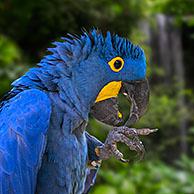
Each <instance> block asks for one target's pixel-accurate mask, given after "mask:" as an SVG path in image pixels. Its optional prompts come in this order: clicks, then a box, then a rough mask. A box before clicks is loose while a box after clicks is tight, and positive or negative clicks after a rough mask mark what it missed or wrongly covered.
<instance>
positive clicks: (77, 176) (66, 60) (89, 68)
mask: <svg viewBox="0 0 194 194" xmlns="http://www.w3.org/2000/svg"><path fill="white" fill-rule="evenodd" d="M53 44H54V46H53V47H52V48H49V49H48V51H49V54H48V55H46V56H45V57H44V58H43V59H42V60H41V61H40V63H38V64H37V67H34V68H31V69H30V70H29V71H28V72H27V73H25V75H23V76H22V77H20V78H19V79H17V80H16V81H14V82H13V83H12V86H13V88H12V90H11V91H10V92H8V93H7V95H5V96H4V98H3V99H2V101H1V104H0V193H1V194H35V193H37V194H54V193H56V194H82V193H83V192H85V193H86V192H88V190H89V187H90V186H91V185H92V184H93V182H94V180H95V177H96V173H97V170H98V165H97V163H98V161H99V160H100V158H99V154H98V153H97V150H96V148H97V147H98V146H102V145H103V144H102V143H101V142H100V141H98V140H97V139H96V138H95V137H93V136H91V135H90V134H89V133H88V132H86V131H85V128H86V125H87V122H88V115H89V113H90V111H91V109H92V107H95V105H96V104H98V103H101V102H102V103H103V102H105V101H106V100H107V99H111V98H116V96H117V95H118V92H119V91H121V90H125V91H122V92H123V93H124V92H126V89H125V88H127V87H128V86H130V87H133V83H135V84H138V82H141V81H142V80H145V77H146V59H145V55H144V52H143V50H142V49H141V48H140V47H139V46H136V45H134V44H132V43H131V42H130V41H129V40H127V39H125V38H122V37H119V36H118V35H112V34H111V33H110V32H107V34H106V36H104V35H103V34H102V33H101V32H100V31H98V30H95V29H93V30H91V31H90V32H83V34H82V35H81V36H77V35H71V34H69V35H68V37H65V38H62V40H61V41H59V42H54V43H53ZM128 88H129V87H128ZM145 96H146V97H147V96H148V95H147V93H146V95H145V94H144V95H143V97H141V98H139V101H138V100H137V101H138V102H139V103H137V106H133V107H132V114H131V117H130V118H131V119H132V120H134V118H135V120H137V119H138V117H139V116H141V115H142V113H143V112H144V107H139V109H140V111H139V112H138V111H136V112H135V110H136V109H137V108H138V105H140V104H141V103H144V105H145V104H146V103H147V101H146V99H147V98H146V97H145ZM131 99H133V97H131ZM136 99H138V97H136ZM113 104H114V103H113ZM103 107H104V106H101V108H103ZM105 108H106V107H105ZM96 110H98V108H97V109H96ZM107 110H108V109H107ZM99 114H100V113H99ZM107 114H108V115H109V113H107ZM119 117H120V116H119ZM99 120H100V119H99ZM102 120H103V119H102ZM117 124H118V123H117ZM105 144H106V142H105ZM120 157H121V156H120ZM102 158H103V157H102ZM105 158H106V157H105ZM88 161H96V162H95V163H92V165H93V166H94V167H95V166H96V169H95V168H94V169H89V168H88V166H87V164H88ZM84 188H85V191H84Z"/></svg>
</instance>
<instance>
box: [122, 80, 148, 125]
mask: <svg viewBox="0 0 194 194" xmlns="http://www.w3.org/2000/svg"><path fill="white" fill-rule="evenodd" d="M149 91H150V89H149V83H148V80H147V79H145V80H139V81H132V82H125V83H123V85H122V88H121V91H120V92H122V93H123V94H124V95H125V96H126V97H127V98H128V100H129V101H131V109H130V114H129V118H128V120H127V121H126V123H125V126H128V127H130V126H131V125H133V124H135V123H136V122H137V121H138V120H139V119H140V117H141V116H143V115H144V114H145V112H146V110H147V107H148V102H149V94H150V92H149Z"/></svg>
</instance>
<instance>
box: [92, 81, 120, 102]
mask: <svg viewBox="0 0 194 194" xmlns="http://www.w3.org/2000/svg"><path fill="white" fill-rule="evenodd" d="M120 89H121V81H113V82H110V83H108V84H107V85H105V86H104V87H103V88H102V90H101V91H100V93H99V94H98V96H97V98H96V101H95V102H100V101H102V100H106V99H108V98H112V97H117V96H118V94H119V91H120Z"/></svg>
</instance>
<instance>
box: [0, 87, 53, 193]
mask: <svg viewBox="0 0 194 194" xmlns="http://www.w3.org/2000/svg"><path fill="white" fill-rule="evenodd" d="M50 112H51V105H50V100H49V98H48V97H47V95H46V94H45V93H43V92H41V91H39V90H36V89H31V90H26V91H23V92H21V93H19V94H18V95H16V96H15V97H13V98H12V99H10V100H9V102H8V103H6V104H5V105H4V106H3V107H2V109H1V112H0V193H1V194H34V193H35V187H36V177H37V172H38V169H39V167H40V165H41V158H42V155H43V152H44V148H45V145H46V132H47V129H48V125H49V119H50Z"/></svg>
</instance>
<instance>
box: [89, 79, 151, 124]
mask: <svg viewBox="0 0 194 194" xmlns="http://www.w3.org/2000/svg"><path fill="white" fill-rule="evenodd" d="M120 93H123V94H124V95H125V96H126V97H127V99H128V100H129V101H130V102H131V109H130V113H129V117H128V120H127V122H126V123H125V126H128V127H130V126H131V125H133V124H134V123H136V122H137V121H138V120H139V119H140V117H141V116H143V115H144V113H145V112H146V110H147V107H148V102H149V84H148V81H147V80H146V79H145V80H139V81H132V82H124V83H122V87H121V90H120ZM91 114H92V116H93V117H95V118H96V119H97V120H99V121H101V122H103V123H106V124H108V125H112V126H119V125H120V124H121V123H122V122H123V119H122V116H121V113H120V112H119V107H118V99H117V98H116V97H114V98H109V99H106V100H103V101H100V102H97V103H95V104H94V105H93V106H92V108H91Z"/></svg>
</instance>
